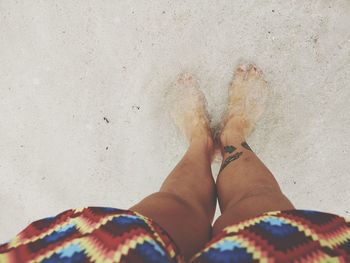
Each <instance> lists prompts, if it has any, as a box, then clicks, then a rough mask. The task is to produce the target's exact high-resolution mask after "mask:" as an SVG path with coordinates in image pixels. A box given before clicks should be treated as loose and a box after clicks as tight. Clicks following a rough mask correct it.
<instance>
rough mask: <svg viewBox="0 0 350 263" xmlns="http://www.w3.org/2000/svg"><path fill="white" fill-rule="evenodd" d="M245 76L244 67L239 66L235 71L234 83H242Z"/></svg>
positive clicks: (245, 69) (245, 70)
mask: <svg viewBox="0 0 350 263" xmlns="http://www.w3.org/2000/svg"><path fill="white" fill-rule="evenodd" d="M246 74H247V68H246V65H240V66H239V67H238V68H237V69H236V71H235V74H234V75H235V76H234V77H235V81H242V80H243V79H244V78H245V76H246Z"/></svg>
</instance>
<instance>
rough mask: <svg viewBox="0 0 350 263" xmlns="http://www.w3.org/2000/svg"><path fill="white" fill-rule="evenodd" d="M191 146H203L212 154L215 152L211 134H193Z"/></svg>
mask: <svg viewBox="0 0 350 263" xmlns="http://www.w3.org/2000/svg"><path fill="white" fill-rule="evenodd" d="M190 146H197V147H201V148H203V149H204V150H206V151H207V152H208V153H210V154H212V153H213V152H214V141H213V138H212V136H211V134H201V135H195V136H192V138H191V140H190Z"/></svg>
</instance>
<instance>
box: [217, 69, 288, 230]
mask: <svg viewBox="0 0 350 263" xmlns="http://www.w3.org/2000/svg"><path fill="white" fill-rule="evenodd" d="M266 88H267V87H266V82H265V81H264V80H263V78H262V73H261V72H260V71H259V70H258V69H256V68H255V67H253V66H250V67H249V68H244V67H240V68H238V70H237V71H236V74H235V80H234V82H233V84H232V86H231V89H230V102H229V109H228V114H227V116H226V121H225V124H224V127H223V129H222V132H221V136H220V143H221V152H222V155H223V163H222V166H221V169H220V173H219V176H218V179H217V182H216V189H217V194H218V199H219V204H220V209H221V216H220V217H219V218H218V219H217V221H216V222H215V224H214V227H213V234H214V235H215V234H216V233H218V232H219V231H220V230H222V229H223V228H225V227H226V226H228V225H231V224H234V223H237V222H239V221H242V220H245V219H248V218H250V217H254V216H257V215H259V214H261V213H264V212H268V211H275V210H288V209H293V208H294V207H293V205H292V203H291V202H290V201H289V200H288V199H287V197H285V196H284V194H283V193H282V192H281V189H280V187H279V185H278V183H277V181H276V179H275V178H274V176H273V175H272V173H271V172H270V171H269V170H268V169H267V167H266V166H265V165H264V164H263V163H262V162H261V161H260V160H259V158H258V157H257V156H256V155H255V153H254V152H253V151H252V150H251V149H250V147H249V146H248V144H247V143H246V142H245V136H246V135H247V134H249V133H250V132H251V129H252V127H253V125H254V123H255V122H256V121H257V120H258V118H259V117H260V115H261V113H262V111H263V106H264V96H266V95H267V94H266V92H267V91H266Z"/></svg>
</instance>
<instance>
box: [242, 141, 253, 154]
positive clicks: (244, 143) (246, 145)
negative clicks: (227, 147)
mask: <svg viewBox="0 0 350 263" xmlns="http://www.w3.org/2000/svg"><path fill="white" fill-rule="evenodd" d="M241 146H242V147H243V148H245V149H247V150H249V151H251V152H252V151H253V150H252V148H250V146H249V145H248V143H247V142H242V143H241Z"/></svg>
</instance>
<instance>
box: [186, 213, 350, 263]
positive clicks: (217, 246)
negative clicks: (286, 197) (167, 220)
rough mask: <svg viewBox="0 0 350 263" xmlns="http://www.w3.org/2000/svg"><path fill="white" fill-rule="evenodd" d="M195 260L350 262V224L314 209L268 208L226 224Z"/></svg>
mask: <svg viewBox="0 0 350 263" xmlns="http://www.w3.org/2000/svg"><path fill="white" fill-rule="evenodd" d="M192 262H194V263H197V262H210V263H213V262H218V263H219V262H220V263H229V262H230V263H231V262H350V224H349V222H346V220H345V219H344V218H342V217H339V216H337V215H333V214H328V213H322V212H316V211H310V210H289V211H282V212H281V211H277V212H268V213H265V214H263V215H261V216H258V217H254V218H251V219H248V220H245V221H242V222H240V223H238V224H235V225H232V226H228V227H226V228H225V229H223V231H221V233H219V234H218V235H216V236H215V237H214V238H213V239H212V240H211V241H210V242H209V243H208V244H207V245H206V246H205V248H204V249H203V250H202V251H200V252H199V253H198V254H196V255H195V256H194V258H192Z"/></svg>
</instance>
